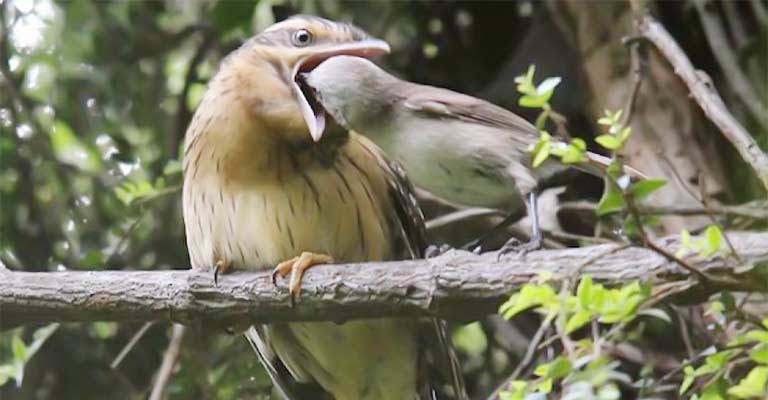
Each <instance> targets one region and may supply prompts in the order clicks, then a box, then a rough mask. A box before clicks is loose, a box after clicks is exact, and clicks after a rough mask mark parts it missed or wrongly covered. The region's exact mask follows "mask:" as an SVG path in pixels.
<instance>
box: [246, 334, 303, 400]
mask: <svg viewBox="0 0 768 400" xmlns="http://www.w3.org/2000/svg"><path fill="white" fill-rule="evenodd" d="M243 336H245V339H246V340H248V343H250V344H251V347H252V348H253V351H255V352H256V355H257V356H258V357H259V361H260V362H261V365H263V366H264V370H266V371H267V375H269V379H270V380H272V385H273V386H274V388H275V390H276V391H277V393H278V394H279V395H280V397H282V399H283V400H296V397H294V396H292V395H291V392H292V391H291V390H290V387H289V385H288V383H287V382H286V381H285V379H284V378H283V376H282V375H281V374H280V372H279V371H278V370H277V365H276V362H277V356H276V355H275V354H274V353H273V352H272V349H271V348H270V347H269V345H267V343H266V342H264V340H263V339H262V338H261V336H260V335H259V331H258V330H257V329H256V327H254V326H251V327H249V328H248V330H246V331H245V332H243Z"/></svg>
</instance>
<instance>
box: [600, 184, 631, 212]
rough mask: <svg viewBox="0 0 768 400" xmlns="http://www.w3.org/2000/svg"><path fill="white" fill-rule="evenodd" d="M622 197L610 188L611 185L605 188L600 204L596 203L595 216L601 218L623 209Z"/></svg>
mask: <svg viewBox="0 0 768 400" xmlns="http://www.w3.org/2000/svg"><path fill="white" fill-rule="evenodd" d="M624 206H625V203H624V197H622V195H621V193H619V192H618V191H616V190H615V189H613V188H612V185H608V186H606V189H605V191H604V192H603V197H601V198H600V202H599V203H597V208H596V209H595V213H596V214H597V216H599V217H602V216H603V215H607V214H610V213H614V212H617V211H621V210H622V209H624Z"/></svg>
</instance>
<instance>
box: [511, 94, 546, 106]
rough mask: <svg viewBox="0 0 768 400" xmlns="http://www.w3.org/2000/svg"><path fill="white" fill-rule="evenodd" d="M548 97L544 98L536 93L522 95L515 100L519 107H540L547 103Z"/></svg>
mask: <svg viewBox="0 0 768 400" xmlns="http://www.w3.org/2000/svg"><path fill="white" fill-rule="evenodd" d="M547 100H549V99H548V98H545V97H544V96H538V95H529V94H527V95H524V96H523V97H521V98H520V100H518V101H517V103H518V104H519V105H520V106H521V107H526V108H541V107H543V106H544V104H547Z"/></svg>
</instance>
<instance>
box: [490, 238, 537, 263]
mask: <svg viewBox="0 0 768 400" xmlns="http://www.w3.org/2000/svg"><path fill="white" fill-rule="evenodd" d="M539 249H541V238H533V239H531V240H529V241H527V242H521V241H520V240H518V239H517V238H511V239H509V240H507V242H506V243H504V246H501V248H500V249H499V252H498V254H497V256H496V260H497V261H498V260H501V258H502V257H504V256H506V255H507V254H512V253H515V254H517V255H518V256H520V257H525V255H526V254H528V253H529V252H531V251H534V250H539Z"/></svg>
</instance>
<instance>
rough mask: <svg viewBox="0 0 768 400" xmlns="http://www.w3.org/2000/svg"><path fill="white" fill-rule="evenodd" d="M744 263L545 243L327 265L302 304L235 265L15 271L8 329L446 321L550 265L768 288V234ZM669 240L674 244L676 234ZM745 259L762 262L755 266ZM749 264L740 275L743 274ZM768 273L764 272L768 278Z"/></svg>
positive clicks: (748, 237) (491, 303)
mask: <svg viewBox="0 0 768 400" xmlns="http://www.w3.org/2000/svg"><path fill="white" fill-rule="evenodd" d="M729 235H730V236H729V237H730V239H731V241H732V242H733V243H734V245H735V247H736V250H737V252H738V253H739V255H740V257H741V259H742V260H743V262H742V263H739V264H738V265H737V264H736V263H735V261H734V258H732V257H728V258H722V257H715V258H712V259H708V260H703V259H697V258H695V257H694V258H692V259H689V260H688V261H689V262H690V263H691V264H692V265H693V266H695V268H697V269H699V270H701V271H706V272H707V274H708V275H709V276H711V277H713V278H714V280H713V281H712V282H709V283H704V282H698V281H696V280H695V279H693V278H691V277H690V276H689V275H688V274H687V273H686V272H685V271H684V270H682V269H681V268H679V266H678V265H677V264H675V263H673V262H669V261H668V260H666V259H665V258H664V257H662V256H661V255H659V254H657V253H654V252H653V251H651V250H648V249H644V248H638V247H629V248H626V249H623V250H620V251H615V250H614V251H612V249H614V248H615V247H616V246H617V245H615V244H606V245H599V246H591V247H582V248H571V249H563V250H542V251H536V252H532V253H529V254H527V255H526V256H525V257H509V258H505V259H502V260H501V261H497V260H496V254H495V253H488V254H484V255H480V256H477V255H474V254H471V253H467V252H457V251H454V252H449V253H446V254H444V255H442V256H440V257H437V258H433V259H430V260H413V261H400V262H390V263H367V264H341V265H321V266H317V267H315V268H312V269H311V270H310V271H309V272H308V274H307V275H306V276H305V279H304V282H303V285H302V288H303V291H302V297H301V299H300V301H299V302H298V303H297V304H296V305H295V306H294V307H291V303H290V301H289V296H288V293H287V290H286V284H285V282H278V286H277V287H275V286H273V284H272V282H271V281H270V277H269V273H267V272H265V271H262V272H235V273H232V274H228V275H225V276H223V277H221V279H220V280H219V282H218V285H214V282H213V274H212V273H207V272H199V271H186V270H185V271H182V270H174V271H94V272H86V271H67V272H38V273H32V272H12V271H9V270H1V269H0V327H2V328H8V327H12V326H17V325H19V324H24V323H35V322H48V321H62V322H67V321H97V320H112V321H137V320H144V321H152V320H161V321H172V322H178V323H183V324H193V325H204V326H206V327H216V326H232V325H236V326H242V325H243V324H247V323H251V322H285V321H299V320H301V321H318V320H331V321H343V320H347V319H355V318H376V317H392V316H398V317H415V316H427V315H430V316H431V315H434V316H441V317H446V318H460V319H474V318H478V317H481V316H483V315H486V314H489V313H493V312H495V311H496V310H497V307H498V306H499V304H500V303H501V302H502V301H504V300H505V299H506V298H507V297H508V296H509V294H510V292H511V291H513V290H515V289H516V288H518V287H520V285H522V284H524V283H526V282H529V281H530V280H531V279H532V278H533V277H535V276H537V275H538V274H539V273H541V272H543V271H550V272H553V273H554V274H555V276H556V277H567V276H571V274H575V273H578V274H580V275H583V274H590V275H592V276H593V277H594V278H596V279H599V280H602V281H607V282H611V283H614V284H618V283H622V282H628V281H633V280H644V281H652V282H656V283H660V282H664V283H665V284H663V285H658V286H657V288H659V289H663V290H664V291H665V292H667V293H672V292H674V293H677V294H678V295H680V294H681V293H683V292H685V293H687V294H688V297H690V296H691V295H697V296H701V295H705V294H707V293H710V292H712V291H714V290H720V289H724V288H729V289H733V290H754V291H761V292H768V282H767V281H766V279H765V275H760V272H761V271H762V273H763V274H764V273H765V269H766V266H768V233H766V232H763V233H755V232H731V233H729ZM658 244H659V245H660V246H662V247H664V248H666V249H669V250H670V251H675V249H676V248H677V247H678V245H677V240H676V239H675V238H666V239H663V240H660V241H659V242H658ZM745 265H749V266H758V268H753V269H750V270H749V271H747V272H744V271H740V270H743V269H745V268H743V267H744V266H745ZM737 271H740V272H739V273H737ZM760 276H762V278H760Z"/></svg>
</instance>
